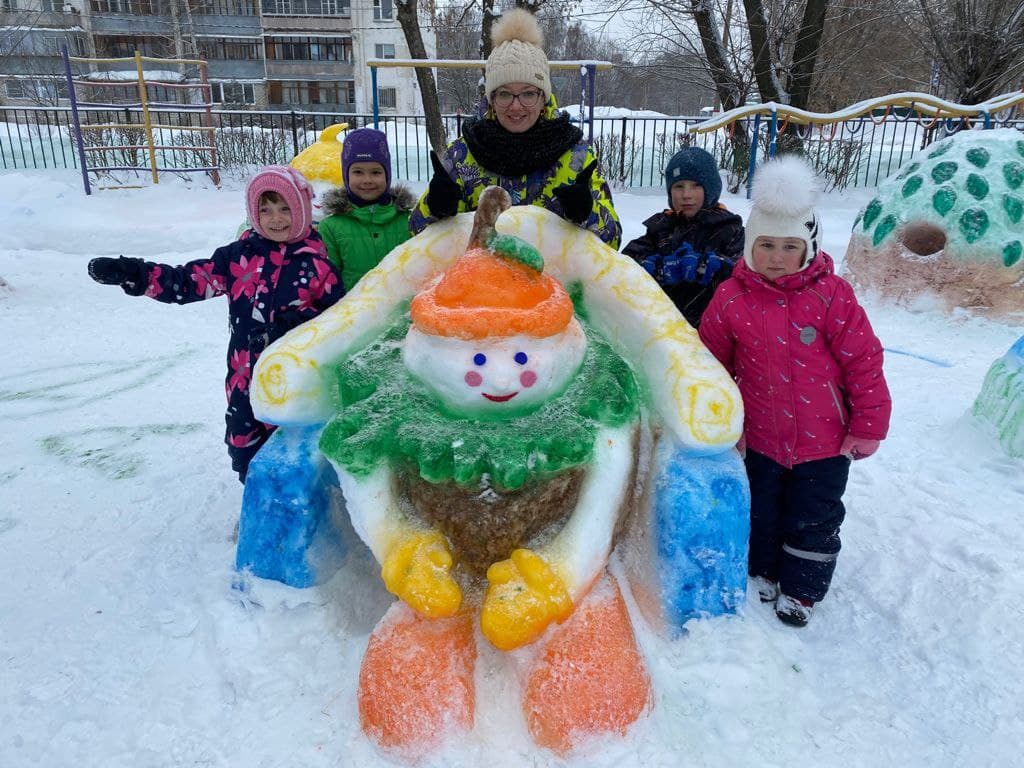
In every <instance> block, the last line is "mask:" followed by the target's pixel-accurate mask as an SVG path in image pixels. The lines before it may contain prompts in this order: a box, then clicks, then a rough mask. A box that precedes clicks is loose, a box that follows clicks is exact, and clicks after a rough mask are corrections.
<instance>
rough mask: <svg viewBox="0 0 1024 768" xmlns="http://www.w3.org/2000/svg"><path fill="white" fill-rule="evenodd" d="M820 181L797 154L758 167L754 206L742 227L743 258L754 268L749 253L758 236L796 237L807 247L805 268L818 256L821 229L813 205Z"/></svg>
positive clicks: (803, 266)
mask: <svg viewBox="0 0 1024 768" xmlns="http://www.w3.org/2000/svg"><path fill="white" fill-rule="evenodd" d="M819 189H820V182H819V180H818V177H817V176H816V175H815V173H814V169H813V168H811V166H810V165H808V164H807V162H806V161H805V160H803V159H802V158H800V157H797V156H796V155H784V156H782V157H779V158H776V159H774V160H770V161H769V162H767V163H765V164H764V165H761V166H758V168H757V171H756V172H755V174H754V185H753V189H752V194H751V197H752V198H753V201H754V207H753V208H752V209H751V210H750V215H749V216H748V217H747V221H746V224H745V225H744V239H743V240H744V242H743V258H744V259H746V261H747V266H748V267H751V268H753V266H754V264H753V262H752V261H751V258H750V254H751V251H752V250H753V248H754V241H755V240H757V238H758V237H796V238H799V239H801V240H803V241H804V242H805V243H806V244H807V252H806V253H805V254H804V263H803V264H801V265H800V269H806V268H807V265H808V264H810V263H811V261H812V260H813V259H814V256H815V255H816V254H817V253H818V247H819V244H820V243H821V229H820V227H819V225H818V217H817V215H816V214H815V212H814V204H815V202H816V201H817V199H818V191H819Z"/></svg>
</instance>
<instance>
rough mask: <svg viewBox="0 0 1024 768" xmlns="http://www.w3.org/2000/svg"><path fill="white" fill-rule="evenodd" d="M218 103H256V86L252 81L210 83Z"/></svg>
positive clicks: (215, 100)
mask: <svg viewBox="0 0 1024 768" xmlns="http://www.w3.org/2000/svg"><path fill="white" fill-rule="evenodd" d="M210 90H211V91H212V92H213V100H214V102H216V103H217V104H255V103H256V88H255V86H254V85H253V84H252V83H231V82H228V83H210Z"/></svg>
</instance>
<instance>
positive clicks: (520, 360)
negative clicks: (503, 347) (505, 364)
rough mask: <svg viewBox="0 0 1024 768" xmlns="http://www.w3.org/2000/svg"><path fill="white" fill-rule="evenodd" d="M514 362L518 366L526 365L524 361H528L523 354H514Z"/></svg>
mask: <svg viewBox="0 0 1024 768" xmlns="http://www.w3.org/2000/svg"><path fill="white" fill-rule="evenodd" d="M514 359H515V361H516V362H517V363H519V364H520V365H526V361H527V360H529V359H530V358H528V357H527V356H526V353H525V352H516V356H515V358H514Z"/></svg>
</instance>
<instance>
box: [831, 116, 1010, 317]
mask: <svg viewBox="0 0 1024 768" xmlns="http://www.w3.org/2000/svg"><path fill="white" fill-rule="evenodd" d="M1022 257H1024V134H1022V133H1021V132H1020V131H1016V130H1013V129H1010V128H1005V129H995V130H977V131H961V132H959V133H956V134H954V135H952V136H950V137H948V138H945V139H942V140H941V141H937V142H935V143H934V144H932V145H931V146H930V147H928V148H927V149H926V150H924V151H923V152H922V153H921V155H920V157H919V158H917V157H915V159H914V162H912V163H910V164H909V165H908V166H907V167H905V168H904V169H903V170H901V171H900V173H899V174H897V175H896V176H893V177H890V178H888V179H886V180H885V181H884V182H882V183H881V184H880V185H879V186H878V189H877V191H876V194H875V197H874V198H873V199H872V200H871V201H870V202H869V203H868V204H867V206H865V208H864V210H862V211H861V212H860V214H859V215H858V217H857V220H856V221H855V222H854V225H853V234H852V236H851V238H850V245H849V247H848V249H847V251H846V271H847V273H848V274H849V276H850V277H851V279H852V281H853V282H855V283H856V284H858V285H861V286H865V287H869V288H874V289H877V290H879V291H880V292H881V293H882V294H883V295H887V296H891V297H894V298H896V299H898V300H902V301H911V300H914V299H915V298H917V297H918V296H920V295H922V294H927V293H929V292H930V293H933V294H935V295H937V296H938V297H939V298H940V300H941V301H942V303H943V304H944V306H945V307H946V308H947V309H953V308H954V307H962V308H965V309H972V310H977V311H980V312H984V313H986V314H991V315H993V316H998V317H1005V318H1010V319H1015V320H1024V279H1022V278H1024V258H1022Z"/></svg>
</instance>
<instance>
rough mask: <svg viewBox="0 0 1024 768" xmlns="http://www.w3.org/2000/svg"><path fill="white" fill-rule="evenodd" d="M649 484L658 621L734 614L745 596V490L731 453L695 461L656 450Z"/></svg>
mask: <svg viewBox="0 0 1024 768" xmlns="http://www.w3.org/2000/svg"><path fill="white" fill-rule="evenodd" d="M654 472H655V474H654V477H653V478H652V481H653V484H654V486H653V499H652V504H653V509H652V513H653V519H654V530H655V542H653V543H654V544H655V547H654V548H655V550H656V551H655V552H654V553H653V556H654V557H655V558H656V565H655V568H656V571H657V573H658V581H659V582H660V593H661V601H662V606H661V609H662V611H663V613H664V618H665V620H666V621H667V622H668V623H669V625H671V626H675V627H676V628H679V627H682V625H683V624H684V623H685V622H686V621H688V620H689V619H692V618H697V617H706V616H719V615H722V614H725V613H734V612H735V611H736V609H737V608H738V607H739V606H740V605H741V604H742V603H743V600H744V599H745V596H746V592H747V544H748V541H749V539H750V486H749V484H748V483H747V474H746V471H745V470H744V468H743V460H742V459H741V458H740V456H739V454H738V453H737V452H736V451H735V450H732V449H730V450H728V451H725V452H723V453H720V454H718V455H716V456H705V457H695V456H692V455H688V454H687V453H686V452H684V451H682V450H679V449H678V448H675V447H673V446H672V445H671V444H668V443H662V444H661V445H660V446H659V447H658V451H657V456H656V461H655V470H654Z"/></svg>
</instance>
